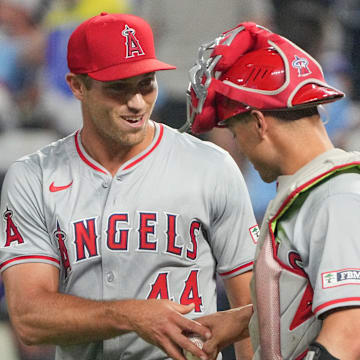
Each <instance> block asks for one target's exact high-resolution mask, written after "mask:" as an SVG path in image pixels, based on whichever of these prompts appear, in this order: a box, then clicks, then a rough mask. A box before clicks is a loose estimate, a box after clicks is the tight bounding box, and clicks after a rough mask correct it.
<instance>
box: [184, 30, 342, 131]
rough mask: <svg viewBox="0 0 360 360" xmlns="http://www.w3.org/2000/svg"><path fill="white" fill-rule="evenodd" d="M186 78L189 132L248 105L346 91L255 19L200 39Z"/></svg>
mask: <svg viewBox="0 0 360 360" xmlns="http://www.w3.org/2000/svg"><path fill="white" fill-rule="evenodd" d="M209 49H210V50H212V53H211V55H210V58H209V59H207V60H205V59H204V53H205V51H206V50H209ZM190 78H191V82H190V87H189V96H188V123H189V124H190V125H191V127H192V132H193V133H201V132H204V131H208V130H211V129H212V128H213V127H215V126H217V127H221V126H225V124H224V120H226V119H228V118H230V117H232V116H235V115H237V114H239V113H243V112H246V111H250V110H251V109H260V110H280V109H289V108H294V109H295V108H304V107H309V106H314V105H318V104H322V103H327V102H331V101H335V100H338V99H339V98H341V97H343V96H344V94H343V93H342V92H341V91H339V90H337V89H335V88H333V87H331V86H330V85H328V84H327V83H326V82H325V80H324V75H323V72H322V69H321V66H320V65H319V64H318V63H317V61H316V60H315V59H313V58H312V57H311V56H310V55H309V54H307V53H306V52H305V51H304V50H302V49H300V48H299V47H298V46H296V45H295V44H293V43H292V42H291V41H289V40H287V39H285V38H284V37H281V36H279V35H277V34H274V33H272V32H270V31H269V30H267V29H264V28H262V27H260V26H258V25H256V24H254V23H244V24H240V25H239V26H238V27H236V28H234V29H232V30H230V31H229V32H226V33H224V34H223V35H222V36H221V37H220V38H217V39H215V40H214V41H213V42H212V43H210V44H206V45H203V46H202V47H201V48H200V51H199V59H198V61H197V63H196V65H195V66H194V67H193V68H192V69H191V70H190Z"/></svg>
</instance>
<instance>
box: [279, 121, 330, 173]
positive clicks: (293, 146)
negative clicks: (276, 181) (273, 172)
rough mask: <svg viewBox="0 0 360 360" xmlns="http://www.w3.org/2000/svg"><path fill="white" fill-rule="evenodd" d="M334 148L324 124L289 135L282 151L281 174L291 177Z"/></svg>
mask: <svg viewBox="0 0 360 360" xmlns="http://www.w3.org/2000/svg"><path fill="white" fill-rule="evenodd" d="M333 148H334V145H333V144H332V142H331V140H330V139H329V136H328V134H327V133H326V130H325V128H324V126H323V124H322V123H320V122H319V123H318V125H316V126H309V127H307V126H306V127H304V128H303V129H300V130H299V129H297V131H296V132H294V133H292V134H291V133H289V134H288V137H287V139H286V141H285V142H284V143H283V148H282V149H281V152H280V153H281V154H282V155H281V156H282V159H281V164H282V167H281V172H282V174H283V175H291V174H294V173H295V172H297V171H298V170H299V169H300V168H302V167H303V166H304V165H306V164H307V163H309V162H310V161H311V160H313V159H315V158H316V157H317V156H319V155H320V154H322V153H324V152H326V151H328V150H331V149H333Z"/></svg>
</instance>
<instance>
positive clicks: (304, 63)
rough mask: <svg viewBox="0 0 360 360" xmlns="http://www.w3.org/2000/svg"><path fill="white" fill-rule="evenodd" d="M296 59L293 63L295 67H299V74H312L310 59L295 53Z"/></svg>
mask: <svg viewBox="0 0 360 360" xmlns="http://www.w3.org/2000/svg"><path fill="white" fill-rule="evenodd" d="M294 57H295V60H293V62H292V63H291V65H292V67H293V68H294V69H297V71H298V76H307V75H310V74H311V71H310V69H309V67H308V65H309V61H308V59H306V58H300V57H298V56H297V55H294Z"/></svg>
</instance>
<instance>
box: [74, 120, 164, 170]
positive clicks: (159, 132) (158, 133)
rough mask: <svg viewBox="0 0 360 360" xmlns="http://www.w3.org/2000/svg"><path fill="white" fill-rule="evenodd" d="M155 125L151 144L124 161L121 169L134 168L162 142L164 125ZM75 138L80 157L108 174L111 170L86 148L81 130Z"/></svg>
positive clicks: (93, 167)
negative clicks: (94, 157)
mask: <svg viewBox="0 0 360 360" xmlns="http://www.w3.org/2000/svg"><path fill="white" fill-rule="evenodd" d="M154 126H155V134H154V139H153V141H152V142H151V144H150V145H149V146H148V147H147V148H146V149H145V150H143V151H142V152H141V153H139V154H137V155H136V156H135V157H133V158H132V159H130V160H128V161H127V162H126V163H124V164H123V165H122V166H121V167H120V169H119V170H129V169H131V168H133V167H134V166H135V165H137V164H139V163H140V162H142V161H143V160H144V159H145V158H147V157H148V156H149V155H150V154H151V153H152V152H153V151H154V150H155V149H156V148H157V147H158V146H159V144H160V142H161V140H162V138H163V135H164V125H163V124H159V123H156V122H154ZM74 139H75V147H76V151H77V153H78V155H79V157H80V159H81V160H82V161H83V162H84V163H85V164H86V165H88V166H90V167H91V168H92V169H94V170H96V171H98V172H101V173H103V174H108V173H109V172H108V171H107V170H106V169H105V168H104V167H103V166H102V165H101V164H99V163H98V162H97V161H95V160H94V159H93V158H92V157H91V156H90V155H89V154H88V153H87V152H86V151H85V149H84V147H83V145H82V143H81V134H80V130H78V131H77V132H76V133H75V136H74Z"/></svg>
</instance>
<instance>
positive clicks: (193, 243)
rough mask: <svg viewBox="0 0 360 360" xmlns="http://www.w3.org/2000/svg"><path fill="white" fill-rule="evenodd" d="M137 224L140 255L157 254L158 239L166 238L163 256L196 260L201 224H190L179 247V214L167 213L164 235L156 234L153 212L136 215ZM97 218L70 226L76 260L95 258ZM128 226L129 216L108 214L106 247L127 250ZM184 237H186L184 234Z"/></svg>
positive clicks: (156, 224)
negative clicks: (141, 253) (72, 230)
mask: <svg viewBox="0 0 360 360" xmlns="http://www.w3.org/2000/svg"><path fill="white" fill-rule="evenodd" d="M138 216H139V221H138V225H137V227H138V228H137V233H138V240H137V241H138V243H137V250H140V251H142V252H150V253H152V252H157V251H158V243H159V240H160V238H162V239H164V237H165V239H164V240H165V243H166V244H165V247H164V248H161V249H160V251H163V252H164V253H165V254H170V255H174V256H179V257H182V256H186V258H187V259H189V260H195V259H196V258H197V247H198V237H199V234H200V231H201V223H200V222H199V221H196V220H193V221H192V222H191V223H190V225H189V233H188V234H189V237H188V238H186V239H183V240H185V241H183V242H182V244H181V245H180V244H179V243H180V241H179V242H178V243H176V240H177V238H178V237H179V236H178V233H177V218H178V216H179V215H174V214H167V213H165V216H166V218H165V219H166V224H165V228H166V229H167V231H166V232H160V231H159V234H157V233H156V229H157V226H158V214H157V213H156V212H146V213H145V212H139V213H138ZM96 226H97V224H96V219H95V218H92V219H84V220H79V221H77V222H74V223H73V227H74V243H75V251H76V261H80V260H84V259H86V258H91V257H94V256H98V255H99V252H98V244H97V242H98V239H100V237H99V236H98V234H99V232H98V231H97V229H96ZM131 229H132V227H131V223H130V219H129V214H128V213H119V214H111V215H110V216H109V218H108V221H107V229H106V230H105V232H106V245H107V248H108V249H109V250H112V251H120V252H121V251H129V239H130V231H131ZM183 236H186V234H184V235H183Z"/></svg>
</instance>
